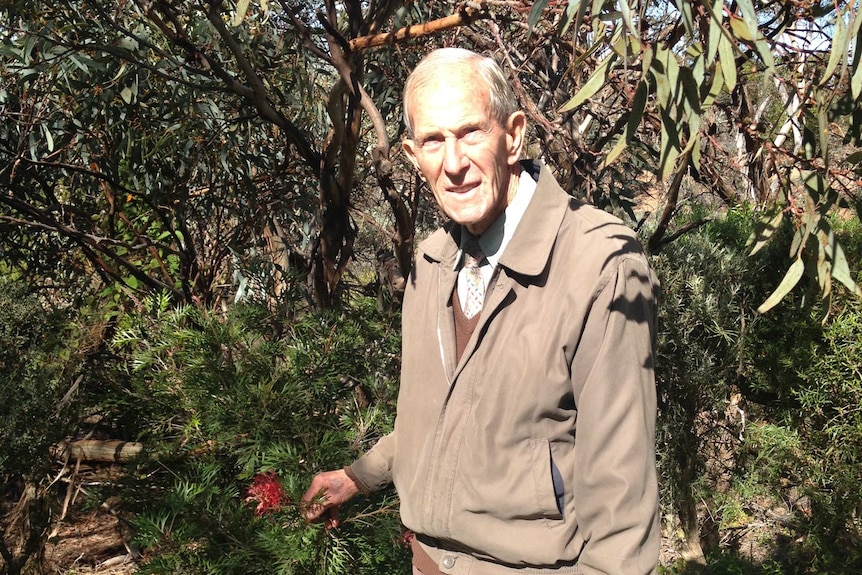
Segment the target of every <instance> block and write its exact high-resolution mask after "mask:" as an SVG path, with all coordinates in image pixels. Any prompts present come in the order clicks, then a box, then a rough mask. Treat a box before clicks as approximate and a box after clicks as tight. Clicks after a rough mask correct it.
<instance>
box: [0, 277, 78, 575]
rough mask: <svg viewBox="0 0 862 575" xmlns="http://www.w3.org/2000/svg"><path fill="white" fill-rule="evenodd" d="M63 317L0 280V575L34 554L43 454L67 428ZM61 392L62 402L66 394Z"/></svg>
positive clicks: (68, 363) (40, 529)
mask: <svg viewBox="0 0 862 575" xmlns="http://www.w3.org/2000/svg"><path fill="white" fill-rule="evenodd" d="M68 323H69V318H68V317H66V314H64V313H60V312H57V311H56V310H51V309H49V308H48V307H47V306H45V305H43V303H42V302H40V301H39V300H38V299H37V298H36V297H34V296H31V295H28V294H27V292H26V290H25V289H24V288H23V286H20V285H16V284H13V283H9V282H6V281H0V422H2V424H0V482H2V483H0V485H2V495H3V498H2V500H0V501H2V507H0V510H2V517H3V523H2V524H0V527H2V530H0V552H2V553H0V573H2V574H3V575H6V574H17V573H20V572H21V570H22V569H23V568H24V566H25V565H26V564H27V562H28V561H29V560H30V558H31V557H33V556H36V555H38V554H39V552H40V551H41V549H42V546H43V544H44V540H45V534H46V532H47V529H48V526H49V522H50V512H49V503H50V501H51V498H52V494H54V491H56V489H58V487H59V486H57V485H55V484H54V483H51V482H50V478H51V476H50V474H49V472H50V470H51V467H52V465H53V462H54V458H53V456H52V453H51V448H52V447H53V446H55V445H56V444H57V443H59V442H60V441H61V440H63V439H64V438H66V436H67V435H68V434H69V433H70V432H71V430H72V429H73V426H74V423H75V421H76V417H75V408H77V406H76V405H75V404H74V402H73V401H72V392H73V391H74V383H75V381H76V376H77V374H78V368H79V364H80V361H79V358H78V357H77V353H76V349H75V345H76V343H77V342H76V341H75V339H74V337H72V335H71V332H70V331H69V330H67V325H68ZM67 392H68V393H69V395H67Z"/></svg>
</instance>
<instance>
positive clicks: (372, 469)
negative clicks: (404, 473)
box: [345, 449, 392, 494]
mask: <svg viewBox="0 0 862 575" xmlns="http://www.w3.org/2000/svg"><path fill="white" fill-rule="evenodd" d="M345 472H346V473H347V476H348V477H350V478H351V479H353V480H354V481H355V482H356V485H357V486H359V488H360V489H361V490H362V491H363V493H366V494H368V493H373V492H375V491H380V490H381V489H384V488H385V487H388V486H389V484H390V483H391V482H392V476H391V473H390V471H389V466H388V465H386V464H385V461H384V460H383V459H382V458H380V457H378V456H377V454H376V453H375V450H374V449H372V450H371V451H369V452H368V453H366V454H365V455H363V456H362V457H360V458H359V459H357V460H356V461H354V462H353V463H352V464H351V465H350V466H348V467H346V468H345Z"/></svg>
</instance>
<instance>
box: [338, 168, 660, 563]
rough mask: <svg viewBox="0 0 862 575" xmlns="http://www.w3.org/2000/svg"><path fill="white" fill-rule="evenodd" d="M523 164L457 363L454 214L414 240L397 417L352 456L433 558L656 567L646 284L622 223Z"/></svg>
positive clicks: (653, 284)
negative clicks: (512, 208)
mask: <svg viewBox="0 0 862 575" xmlns="http://www.w3.org/2000/svg"><path fill="white" fill-rule="evenodd" d="M525 167H527V169H528V170H530V171H532V172H533V173H534V174H535V175H536V176H538V187H537V189H536V193H535V195H534V197H533V199H532V200H531V202H530V205H529V206H528V208H527V211H526V213H525V214H524V217H523V219H522V220H521V223H520V224H519V226H518V229H517V230H516V232H515V235H514V237H513V238H512V240H511V242H510V243H509V245H508V247H507V248H506V251H505V252H504V253H503V255H502V256H501V258H500V262H499V265H498V268H497V273H495V276H494V278H493V279H492V281H491V285H490V286H489V291H488V293H487V295H486V303H485V307H484V308H483V311H482V314H481V317H480V320H479V324H478V326H477V327H476V330H475V332H474V334H473V337H472V339H471V341H470V342H469V343H468V345H467V349H466V350H465V352H464V355H463V357H462V358H461V361H460V362H458V363H456V361H455V333H454V319H453V312H452V308H451V305H450V301H451V295H452V290H453V289H454V286H455V278H456V272H455V256H456V254H457V252H458V245H459V237H458V234H460V228H459V226H452V225H448V226H446V227H445V228H443V229H441V230H438V231H437V232H436V233H435V234H433V235H432V236H431V237H430V238H428V239H427V240H426V241H424V242H423V243H422V245H421V246H420V251H419V254H418V256H417V261H416V265H415V267H414V269H413V272H412V274H411V276H410V279H409V283H408V286H407V291H406V294H405V298H404V308H403V344H402V345H403V350H402V353H403V367H402V374H401V388H400V393H399V396H398V412H397V417H396V421H395V429H394V431H393V433H392V434H390V435H388V436H386V437H384V438H382V439H381V440H380V441H379V442H378V443H377V444H376V445H375V447H374V448H372V449H371V450H370V451H369V452H368V453H367V454H365V455H364V456H363V457H362V458H360V459H359V460H358V461H356V462H355V463H354V464H353V465H352V466H351V471H352V472H353V473H354V474H355V476H356V477H357V478H358V479H359V480H360V481H361V482H362V483H364V484H365V485H366V486H367V487H368V488H370V489H371V490H376V489H381V488H383V487H385V486H387V485H388V484H389V483H390V482H392V483H394V484H395V487H396V489H397V491H398V494H399V496H400V499H401V517H402V521H403V523H404V525H405V526H407V527H408V528H410V529H411V530H413V531H414V532H415V533H417V534H421V537H420V539H419V540H420V541H421V542H422V543H423V546H424V547H425V549H426V551H428V553H429V555H431V557H432V558H433V559H435V560H436V561H437V563H438V565H439V566H440V569H441V570H442V571H443V572H444V573H450V574H453V575H455V574H467V573H470V574H471V575H484V574H488V575H492V574H497V573H499V574H501V575H502V574H511V573H513V570H512V567H518V568H520V569H519V571H520V572H521V573H544V572H555V573H586V574H598V573H606V574H613V575H624V574H635V573H637V574H643V573H654V572H655V570H656V564H657V561H658V549H659V541H660V532H659V527H658V488H657V479H656V469H655V448H654V442H655V440H654V437H655V416H656V413H655V410H656V399H655V383H654V375H653V358H654V340H655V314H656V309H655V294H656V291H657V289H658V284H657V281H656V279H655V277H654V275H653V273H652V272H651V270H650V269H649V266H648V264H647V262H646V259H645V257H644V255H643V254H642V252H641V247H640V244H639V242H638V241H637V239H636V237H635V235H634V234H633V233H632V231H631V230H629V229H628V228H627V227H626V226H624V225H623V224H622V223H621V222H620V221H619V220H617V219H616V218H614V217H612V216H610V215H608V214H607V213H605V212H603V211H601V210H598V209H595V208H593V207H590V206H588V205H586V204H584V203H582V202H579V201H577V200H575V199H573V198H571V197H570V196H568V195H567V194H566V193H565V192H564V191H563V190H562V189H561V188H560V187H559V186H558V185H557V183H556V181H555V180H554V178H553V176H552V175H551V173H550V172H549V171H548V170H547V168H545V167H540V165H539V164H535V163H526V164H525ZM539 171H540V175H539ZM524 568H526V570H524Z"/></svg>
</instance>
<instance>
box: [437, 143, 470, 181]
mask: <svg viewBox="0 0 862 575" xmlns="http://www.w3.org/2000/svg"><path fill="white" fill-rule="evenodd" d="M468 163H469V162H468V161H467V156H466V155H464V151H463V150H462V149H461V142H460V141H459V140H458V138H447V139H446V142H445V144H444V146H443V169H444V170H445V171H446V172H447V173H449V174H457V173H460V172H462V171H464V168H466V167H467V165H468Z"/></svg>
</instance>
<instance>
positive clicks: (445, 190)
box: [404, 65, 526, 236]
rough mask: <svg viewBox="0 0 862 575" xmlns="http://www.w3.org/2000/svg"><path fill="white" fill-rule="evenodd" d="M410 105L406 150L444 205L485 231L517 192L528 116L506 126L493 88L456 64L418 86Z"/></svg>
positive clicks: (455, 216) (448, 211)
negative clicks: (497, 114) (493, 105)
mask: <svg viewBox="0 0 862 575" xmlns="http://www.w3.org/2000/svg"><path fill="white" fill-rule="evenodd" d="M407 106H408V110H409V114H410V119H411V124H412V126H413V139H411V140H405V141H404V150H405V151H406V152H407V155H408V157H409V158H410V161H411V162H412V163H413V165H414V166H416V168H417V169H418V170H419V171H420V173H421V174H422V176H423V177H424V178H425V180H426V181H427V182H428V185H429V186H430V187H431V191H432V192H433V193H434V197H435V198H436V199H437V203H438V204H439V206H440V209H442V210H443V212H445V213H446V215H447V216H449V217H450V218H451V219H452V220H454V221H455V222H457V223H459V224H463V225H464V226H466V227H467V229H468V230H469V231H470V233H472V234H474V235H477V236H478V235H481V234H482V233H484V232H485V230H487V229H488V227H489V226H490V225H491V224H492V223H493V222H494V220H496V219H497V217H498V216H499V215H500V214H502V213H503V211H504V210H505V209H506V206H507V205H508V203H509V200H510V199H511V198H512V197H514V194H515V191H517V186H516V184H517V178H511V177H510V176H511V174H512V173H513V172H514V173H517V172H515V170H516V166H517V164H518V160H520V156H521V148H522V142H523V133H524V128H525V124H526V118H525V117H524V114H523V113H522V112H516V113H514V114H512V115H511V116H510V117H509V119H508V121H507V123H506V125H505V126H501V125H500V124H499V122H497V120H496V119H495V118H493V117H492V116H491V113H490V110H489V96H488V88H487V87H486V85H485V84H484V83H483V82H482V80H481V79H480V78H479V76H478V75H477V74H475V73H474V72H473V71H472V69H470V68H468V67H465V66H463V65H462V66H457V67H453V68H452V69H449V70H446V72H445V73H436V74H433V75H431V76H429V77H428V78H426V79H425V81H424V82H422V83H421V84H419V85H418V86H416V88H415V89H414V90H413V92H412V93H411V94H410V95H409V99H408V101H407Z"/></svg>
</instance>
